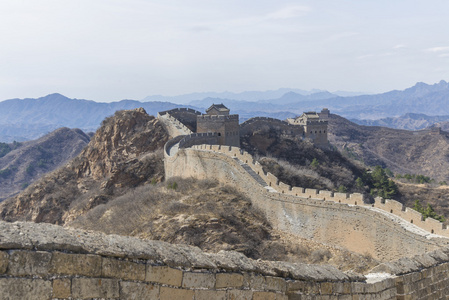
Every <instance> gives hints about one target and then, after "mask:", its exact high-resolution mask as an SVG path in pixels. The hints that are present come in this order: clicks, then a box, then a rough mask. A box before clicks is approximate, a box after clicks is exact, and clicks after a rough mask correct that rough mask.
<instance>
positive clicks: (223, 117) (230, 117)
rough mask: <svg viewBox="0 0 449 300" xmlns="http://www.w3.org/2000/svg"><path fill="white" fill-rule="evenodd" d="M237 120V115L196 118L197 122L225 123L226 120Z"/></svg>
mask: <svg viewBox="0 0 449 300" xmlns="http://www.w3.org/2000/svg"><path fill="white" fill-rule="evenodd" d="M238 119H239V115H201V116H198V121H202V120H220V121H221V120H222V121H226V120H238Z"/></svg>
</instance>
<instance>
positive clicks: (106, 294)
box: [72, 278, 120, 299]
mask: <svg viewBox="0 0 449 300" xmlns="http://www.w3.org/2000/svg"><path fill="white" fill-rule="evenodd" d="M72 297H73V298H81V299H86V298H119V297H120V288H119V283H118V280H117V279H104V278H73V279H72Z"/></svg>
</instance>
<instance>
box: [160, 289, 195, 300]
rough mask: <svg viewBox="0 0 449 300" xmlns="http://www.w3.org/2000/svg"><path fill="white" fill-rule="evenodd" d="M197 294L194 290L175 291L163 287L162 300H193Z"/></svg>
mask: <svg viewBox="0 0 449 300" xmlns="http://www.w3.org/2000/svg"><path fill="white" fill-rule="evenodd" d="M194 297H195V292H194V291H192V290H184V289H175V288H171V287H166V286H163V287H161V293H160V296H159V299H160V300H173V299H177V300H178V299H179V300H193V299H194Z"/></svg>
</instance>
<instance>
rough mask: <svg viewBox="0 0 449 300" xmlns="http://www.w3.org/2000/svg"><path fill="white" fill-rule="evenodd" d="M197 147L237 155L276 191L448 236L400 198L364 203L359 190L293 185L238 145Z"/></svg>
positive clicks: (442, 226)
mask: <svg viewBox="0 0 449 300" xmlns="http://www.w3.org/2000/svg"><path fill="white" fill-rule="evenodd" d="M193 148H194V149H199V150H201V149H202V150H209V151H214V152H220V153H223V154H226V155H228V156H231V157H236V158H238V159H239V160H241V161H243V162H245V163H246V164H248V165H249V166H250V167H251V169H253V170H254V172H256V173H257V174H258V175H259V176H261V178H262V179H263V180H264V181H265V182H266V184H267V185H268V186H270V187H272V188H274V189H275V190H276V191H277V192H279V193H281V194H286V195H293V196H296V197H303V198H310V199H318V200H326V201H334V202H337V203H342V204H348V205H359V206H366V207H375V208H378V209H381V210H383V211H385V212H387V213H390V214H393V215H395V216H397V217H400V218H402V219H403V220H405V221H407V222H409V223H410V224H413V225H416V226H417V227H419V228H421V229H424V230H426V231H428V232H429V233H432V234H437V235H441V236H444V237H448V238H449V229H447V228H446V227H445V226H444V224H443V223H442V222H439V221H438V220H435V219H433V218H427V219H426V220H424V218H423V216H422V214H421V213H419V212H417V211H415V210H414V209H412V208H408V207H407V208H406V207H405V206H404V205H403V204H401V203H400V202H398V201H395V200H391V199H383V198H380V197H378V198H376V199H375V202H374V204H369V203H365V199H364V196H363V195H362V194H359V193H354V194H350V193H334V192H332V191H325V190H316V189H309V188H302V187H291V186H289V185H287V184H285V183H283V182H280V181H279V179H278V178H277V177H276V176H274V175H273V174H271V173H269V172H268V173H265V172H264V171H263V168H262V166H261V165H260V164H259V163H258V162H257V161H255V160H254V159H253V157H252V156H251V154H249V153H248V152H246V151H242V150H241V149H240V148H237V147H229V146H218V145H213V146H206V145H204V146H200V145H197V146H194V147H193Z"/></svg>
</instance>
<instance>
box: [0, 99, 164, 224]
mask: <svg viewBox="0 0 449 300" xmlns="http://www.w3.org/2000/svg"><path fill="white" fill-rule="evenodd" d="M167 139H168V134H167V132H166V131H165V129H164V128H163V126H162V125H161V123H160V122H159V121H158V120H157V119H156V118H154V117H152V116H149V115H148V114H147V113H146V112H145V110H144V109H142V108H139V109H135V110H129V111H119V112H116V114H115V115H114V116H112V117H109V118H107V119H105V120H104V121H103V124H102V126H101V127H100V129H98V130H97V132H96V133H95V135H94V136H93V137H92V139H91V141H90V143H89V144H88V146H87V147H86V148H85V149H84V150H83V151H82V152H81V154H79V155H78V156H77V157H76V158H75V159H74V160H72V161H71V162H70V163H68V164H67V165H66V166H64V167H62V168H60V169H58V170H56V171H54V172H52V173H50V174H48V175H46V176H44V177H43V178H42V179H40V180H39V181H37V182H36V183H34V184H32V185H31V186H29V187H28V188H27V189H26V190H25V191H23V192H22V193H21V194H19V195H17V196H16V197H14V198H10V199H8V200H5V201H4V202H3V203H1V204H0V212H1V214H0V215H1V218H2V219H4V220H8V221H16V220H27V221H34V222H48V223H56V224H64V223H65V221H66V220H68V219H73V218H75V217H76V216H78V215H80V214H82V213H83V212H85V211H86V210H88V209H91V208H93V207H95V206H96V205H99V204H102V203H106V202H107V201H108V200H109V199H110V198H111V197H113V196H116V195H119V194H120V193H123V192H124V190H126V189H128V188H131V187H135V186H137V185H140V184H143V183H144V182H147V181H149V180H153V181H161V180H162V179H163V165H162V148H163V145H164V144H165V142H166V141H167Z"/></svg>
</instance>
